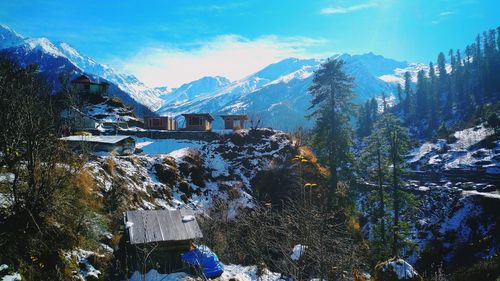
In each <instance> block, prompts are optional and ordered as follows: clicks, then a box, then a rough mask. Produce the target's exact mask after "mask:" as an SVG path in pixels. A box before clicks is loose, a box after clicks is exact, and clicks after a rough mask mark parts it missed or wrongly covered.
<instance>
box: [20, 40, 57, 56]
mask: <svg viewBox="0 0 500 281" xmlns="http://www.w3.org/2000/svg"><path fill="white" fill-rule="evenodd" d="M24 46H25V47H27V48H28V49H29V50H39V51H41V52H43V53H46V54H49V55H52V56H54V57H64V55H63V53H62V52H61V51H60V50H59V49H58V48H57V46H56V45H54V44H53V43H52V42H50V40H49V39H47V38H44V37H42V38H29V39H26V40H24Z"/></svg>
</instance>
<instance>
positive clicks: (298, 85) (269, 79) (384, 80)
mask: <svg viewBox="0 0 500 281" xmlns="http://www.w3.org/2000/svg"><path fill="white" fill-rule="evenodd" d="M0 39H1V40H0V49H3V51H2V52H10V53H15V54H16V57H17V58H18V61H20V62H31V63H37V64H39V65H40V68H41V69H43V70H45V71H46V72H51V71H52V72H53V73H52V74H51V75H52V76H53V77H52V78H53V81H57V78H58V77H57V75H55V73H59V72H61V71H62V70H63V69H66V70H68V69H69V70H70V71H73V72H75V73H76V72H85V73H88V74H92V75H94V76H96V78H97V79H99V78H103V79H105V80H107V81H109V82H111V83H112V84H115V85H116V86H117V90H119V91H118V92H119V94H117V95H118V96H120V97H121V98H122V99H123V100H124V101H126V102H128V103H133V104H143V105H145V106H147V107H148V108H149V110H152V111H156V112H157V113H159V114H161V115H174V116H178V115H180V114H182V113H187V112H209V113H212V114H214V115H218V114H227V113H246V114H250V115H252V116H259V118H261V119H262V120H263V121H264V125H265V126H272V127H275V128H280V129H285V130H291V129H294V128H296V127H297V126H309V125H310V124H311V123H310V122H311V121H308V120H306V119H305V118H304V116H305V115H307V109H308V107H309V105H310V97H309V96H308V94H307V89H308V88H309V86H310V84H311V82H312V78H313V73H314V71H315V70H316V69H318V67H319V66H320V64H321V63H322V62H323V61H324V60H321V59H296V58H288V59H284V60H282V61H279V62H277V63H273V64H270V65H268V66H267V67H265V68H263V69H262V70H260V71H258V72H256V73H254V74H251V75H249V76H247V77H245V78H243V79H240V80H237V81H229V80H228V79H226V78H224V77H220V76H210V77H203V78H201V79H198V80H196V81H192V82H189V83H186V84H184V85H182V86H180V87H179V88H176V89H171V88H168V87H158V88H149V87H147V86H146V85H144V84H143V83H142V82H141V81H139V80H138V79H137V78H136V77H135V76H133V75H127V74H122V73H118V72H116V71H115V70H113V69H112V68H111V67H109V66H106V65H104V64H100V63H98V62H96V61H95V60H94V59H92V58H90V57H87V56H85V55H83V54H81V53H79V52H78V51H77V50H76V49H75V48H73V47H71V46H70V45H69V44H67V43H53V42H51V41H50V40H49V39H47V38H25V37H23V36H21V35H19V34H18V33H16V32H15V31H13V30H12V29H10V28H9V27H7V26H3V25H0ZM35 58H36V59H35ZM332 58H335V59H342V60H344V61H345V70H346V72H347V73H348V74H350V75H351V76H353V77H354V78H355V85H356V87H355V92H356V94H357V101H358V102H363V101H365V100H367V99H369V98H372V97H374V96H378V95H380V93H381V92H385V93H386V94H391V93H393V92H394V90H395V85H397V83H402V77H403V74H404V72H405V71H406V70H409V71H410V72H412V73H416V72H417V71H418V70H420V69H422V68H425V66H424V65H421V64H412V63H407V62H402V61H396V60H392V59H387V58H384V57H383V56H379V55H375V54H373V53H368V54H363V55H349V54H338V55H335V56H332ZM61 60H67V61H68V63H66V62H63V61H61ZM56 66H57V67H63V66H64V67H63V68H59V69H56V68H55V67H56ZM72 66H74V67H72ZM68 73H69V72H68ZM49 76H50V75H49ZM54 83H56V82H54ZM118 92H117V93H118ZM138 114H139V115H141V113H140V112H138ZM216 120H217V119H216ZM220 125H221V122H220V120H217V121H216V123H215V127H216V128H217V127H220Z"/></svg>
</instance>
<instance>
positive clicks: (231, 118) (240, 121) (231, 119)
mask: <svg viewBox="0 0 500 281" xmlns="http://www.w3.org/2000/svg"><path fill="white" fill-rule="evenodd" d="M220 117H221V118H222V119H223V120H224V129H226V130H241V129H244V128H245V121H246V120H248V116H247V115H246V114H244V115H221V116H220Z"/></svg>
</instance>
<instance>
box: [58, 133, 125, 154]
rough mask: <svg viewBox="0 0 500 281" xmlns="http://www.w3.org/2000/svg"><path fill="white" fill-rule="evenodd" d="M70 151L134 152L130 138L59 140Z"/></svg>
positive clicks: (92, 137)
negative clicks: (65, 144)
mask: <svg viewBox="0 0 500 281" xmlns="http://www.w3.org/2000/svg"><path fill="white" fill-rule="evenodd" d="M60 140H62V141H65V142H67V143H68V146H69V147H70V148H71V149H74V150H77V151H90V152H111V153H116V154H118V155H128V154H132V153H134V151H135V140H134V138H132V137H130V136H85V135H81V136H68V137H63V138H60Z"/></svg>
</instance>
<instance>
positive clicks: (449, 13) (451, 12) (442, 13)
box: [439, 11, 455, 17]
mask: <svg viewBox="0 0 500 281" xmlns="http://www.w3.org/2000/svg"><path fill="white" fill-rule="evenodd" d="M454 13H455V12H453V11H444V12H441V13H439V16H440V17H446V16H451V15H453V14H454Z"/></svg>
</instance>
